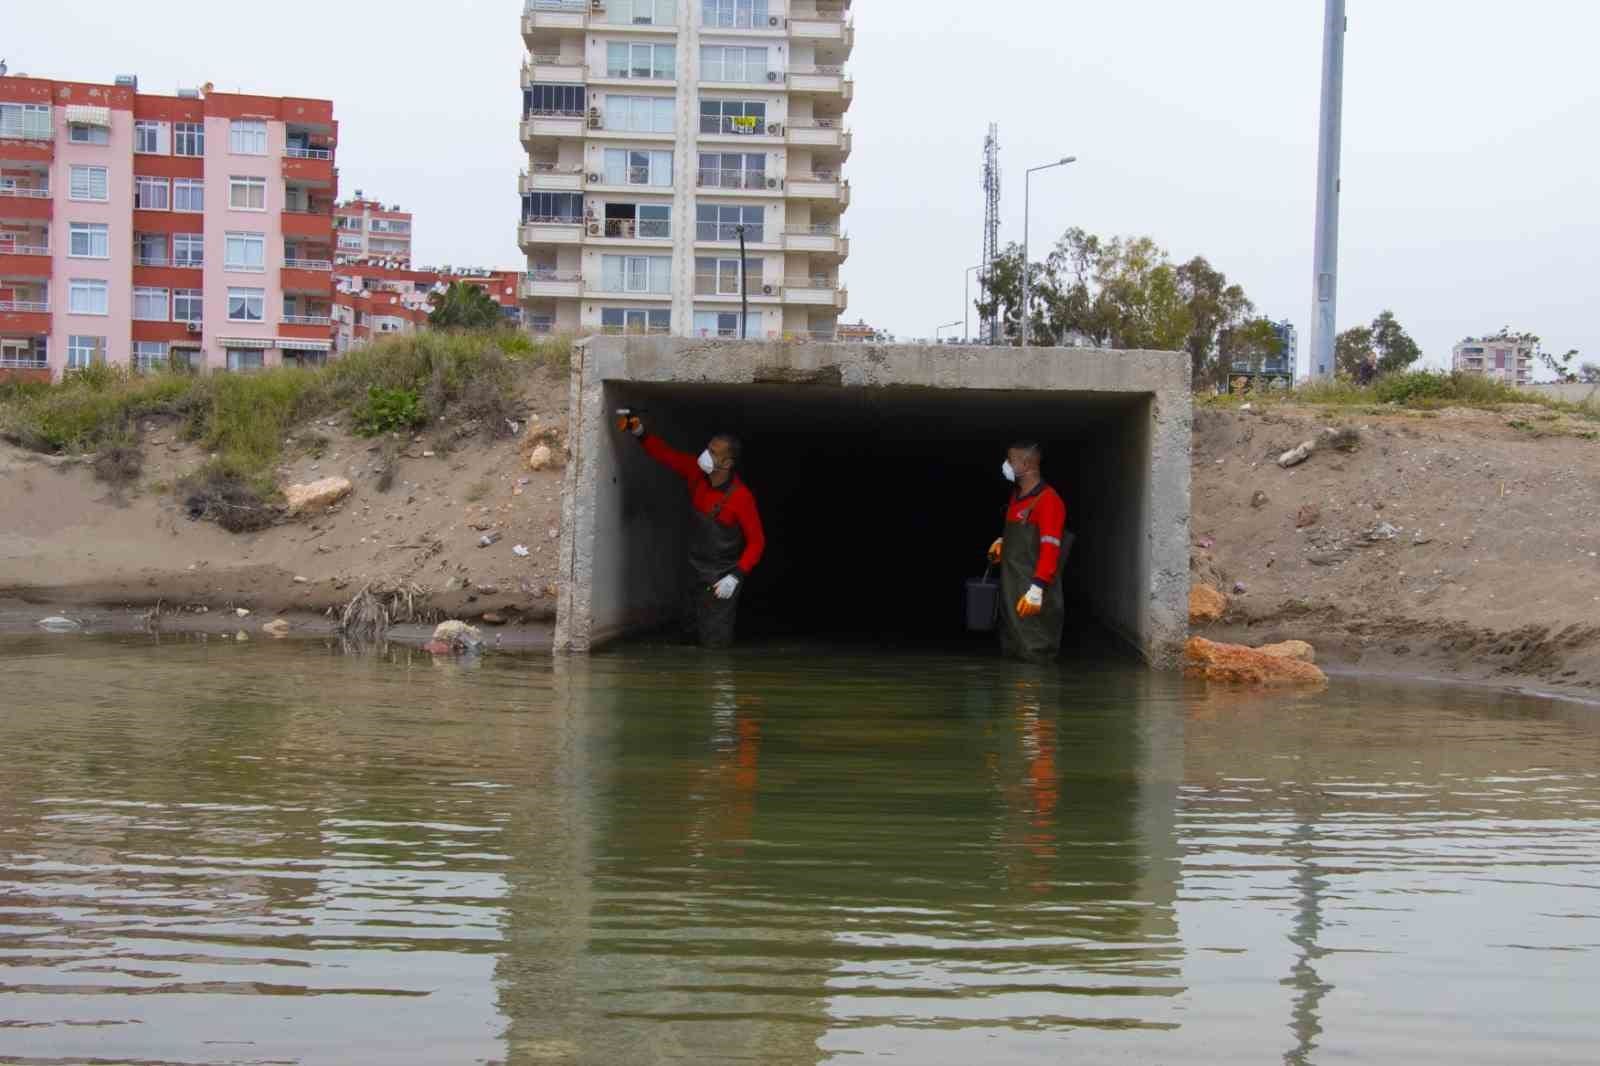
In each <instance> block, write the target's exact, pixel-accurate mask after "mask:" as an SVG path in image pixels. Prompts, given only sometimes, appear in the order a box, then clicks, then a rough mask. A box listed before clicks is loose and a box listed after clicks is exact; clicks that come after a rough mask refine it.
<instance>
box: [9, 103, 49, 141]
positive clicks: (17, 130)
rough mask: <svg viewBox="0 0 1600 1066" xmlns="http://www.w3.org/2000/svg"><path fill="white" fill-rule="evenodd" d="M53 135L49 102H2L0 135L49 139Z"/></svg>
mask: <svg viewBox="0 0 1600 1066" xmlns="http://www.w3.org/2000/svg"><path fill="white" fill-rule="evenodd" d="M53 135H54V132H53V131H52V130H51V128H50V106H49V105H48V104H0V137H15V138H28V139H30V140H40V139H44V140H48V139H49V138H50V137H52V136H53Z"/></svg>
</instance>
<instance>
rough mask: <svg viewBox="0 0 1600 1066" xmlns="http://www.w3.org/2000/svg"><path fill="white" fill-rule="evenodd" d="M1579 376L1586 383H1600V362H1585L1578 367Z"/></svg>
mask: <svg viewBox="0 0 1600 1066" xmlns="http://www.w3.org/2000/svg"><path fill="white" fill-rule="evenodd" d="M1578 378H1579V380H1581V381H1582V382H1583V383H1584V384H1585V385H1600V363H1584V364H1583V365H1582V366H1580V367H1578Z"/></svg>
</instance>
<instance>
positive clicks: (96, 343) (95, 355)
mask: <svg viewBox="0 0 1600 1066" xmlns="http://www.w3.org/2000/svg"><path fill="white" fill-rule="evenodd" d="M105 361H106V339H105V338H104V337H83V336H79V335H78V334H76V333H74V334H72V335H71V336H69V337H68V338H67V369H68V370H82V369H84V368H85V367H89V366H93V365H94V364H96V363H103V362H105Z"/></svg>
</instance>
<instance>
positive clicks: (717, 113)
mask: <svg viewBox="0 0 1600 1066" xmlns="http://www.w3.org/2000/svg"><path fill="white" fill-rule="evenodd" d="M766 129H767V105H766V104H765V103H762V102H761V101H759V100H701V101H700V132H701V133H735V134H746V135H749V134H756V133H765V132H766Z"/></svg>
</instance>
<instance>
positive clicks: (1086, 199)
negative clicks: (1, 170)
mask: <svg viewBox="0 0 1600 1066" xmlns="http://www.w3.org/2000/svg"><path fill="white" fill-rule="evenodd" d="M1349 6H1350V12H1349V14H1350V34H1349V37H1348V53H1347V81H1346V95H1345V126H1344V168H1343V175H1344V200H1343V205H1344V213H1343V233H1342V246H1341V256H1340V272H1341V276H1340V293H1339V323H1340V327H1341V328H1344V327H1346V326H1349V325H1354V324H1356V323H1359V322H1363V321H1366V320H1369V319H1370V318H1372V316H1373V315H1375V314H1376V313H1377V312H1378V311H1380V310H1382V309H1384V308H1386V307H1387V308H1392V309H1393V310H1394V311H1395V312H1396V314H1398V315H1399V317H1400V319H1401V321H1402V322H1403V323H1404V324H1405V325H1406V326H1407V327H1408V328H1409V329H1410V331H1411V333H1412V335H1413V336H1415V337H1416V339H1417V340H1418V341H1419V342H1420V343H1421V344H1422V346H1423V349H1424V350H1425V351H1426V353H1427V357H1428V360H1429V362H1430V363H1434V364H1436V365H1442V364H1443V362H1444V360H1445V359H1447V358H1448V354H1449V349H1450V346H1451V345H1452V344H1453V343H1454V342H1455V341H1457V340H1459V339H1460V338H1461V337H1462V336H1464V335H1467V334H1469V333H1483V332H1486V331H1490V330H1495V329H1497V328H1498V327H1500V326H1502V325H1510V326H1512V327H1513V328H1517V329H1526V330H1532V331H1534V332H1537V333H1539V334H1540V335H1542V336H1543V337H1544V338H1545V343H1546V347H1548V348H1554V349H1557V350H1559V351H1565V350H1566V349H1568V348H1574V347H1575V348H1579V349H1581V350H1582V351H1583V352H1584V355H1585V357H1586V358H1590V359H1596V360H1600V311H1597V306H1600V299H1597V293H1596V287H1597V285H1600V253H1597V251H1596V249H1597V247H1600V182H1597V180H1596V172H1597V169H1600V138H1597V131H1600V76H1597V75H1596V73H1595V65H1594V64H1595V59H1594V56H1595V42H1596V41H1597V40H1600V3H1595V2H1592V0H1519V2H1517V3H1507V2H1505V0H1350V5H1349ZM1322 7H1323V5H1322V2H1321V0H1209V2H1205V3H1199V2H1196V0H1115V2H1113V0H998V2H991V3H976V2H972V0H966V2H959V3H958V2H955V0H923V2H921V3H912V2H909V0H861V2H860V3H857V4H856V5H855V19H856V27H857V37H856V52H855V56H854V57H853V60H852V64H851V65H852V70H853V74H854V77H855V82H856V97H855V103H854V106H853V107H852V110H851V112H850V124H851V125H852V126H853V127H854V129H855V153H854V155H853V156H852V157H851V159H850V163H849V165H848V167H847V170H846V173H847V176H849V178H850V180H851V184H852V186H853V197H852V202H851V208H850V211H849V212H848V214H847V215H846V221H847V224H848V229H849V231H850V234H851V236H852V238H853V240H852V244H851V251H852V256H851V258H850V260H849V262H848V263H847V264H846V266H845V272H844V276H845V280H846V282H847V283H848V285H849V287H850V311H849V314H848V318H849V319H850V320H851V321H854V320H855V319H857V318H860V317H864V318H865V319H866V320H867V321H868V322H870V323H872V324H874V325H877V326H880V327H882V328H884V329H888V330H889V331H891V332H893V333H896V334H899V335H901V336H931V335H932V334H933V332H934V328H935V326H937V325H940V324H941V323H945V322H950V321H953V320H954V319H956V318H959V317H960V316H961V313H962V281H963V272H964V270H965V268H966V267H968V266H970V265H973V264H974V263H976V262H977V259H978V255H979V252H980V248H981V245H980V240H981V220H982V210H983V202H982V196H981V191H980V188H979V167H980V163H981V159H980V155H981V149H982V142H983V137H984V132H985V128H986V125H987V123H989V122H990V121H995V122H998V123H999V124H1000V139H1001V145H1002V167H1003V169H1004V172H1005V192H1004V200H1003V202H1002V205H1001V207H1002V218H1003V226H1002V233H1001V240H1002V242H1004V241H1009V240H1017V239H1020V237H1021V235H1022V215H1023V186H1022V181H1023V171H1024V169H1025V168H1026V167H1028V166H1034V165H1037V164H1039V163H1042V162H1045V161H1048V160H1050V159H1054V158H1059V157H1060V156H1061V155H1063V154H1074V155H1077V156H1078V157H1079V162H1078V163H1076V164H1075V165H1073V166H1072V167H1069V168H1066V169H1064V170H1055V171H1049V172H1046V173H1041V174H1038V175H1036V176H1035V178H1034V183H1033V184H1034V207H1033V229H1032V236H1033V248H1034V250H1035V257H1036V258H1038V257H1041V256H1042V254H1043V252H1044V250H1045V249H1047V247H1048V245H1049V244H1050V243H1051V242H1052V241H1053V240H1054V239H1055V238H1056V237H1057V236H1058V235H1059V234H1060V233H1061V231H1062V230H1063V229H1065V228H1066V227H1068V226H1072V225H1079V226H1083V227H1084V228H1086V229H1088V230H1090V231H1091V232H1095V233H1100V234H1103V235H1117V234H1148V235H1150V236H1153V237H1155V238H1156V240H1157V241H1159V242H1160V243H1161V244H1162V245H1163V246H1165V247H1166V248H1167V249H1168V250H1169V251H1170V252H1171V254H1172V255H1173V256H1174V257H1175V258H1178V259H1183V258H1187V257H1189V256H1191V255H1195V254H1200V255H1204V256H1206V257H1207V258H1208V259H1210V260H1211V262H1212V263H1213V265H1215V266H1217V267H1219V268H1220V269H1222V270H1223V271H1224V272H1226V273H1227V275H1228V276H1229V277H1230V278H1232V279H1234V280H1237V281H1239V282H1242V283H1243V285H1244V286H1245V289H1246V291H1247V292H1248V293H1249V295H1250V296H1251V297H1252V298H1253V299H1254V300H1255V302H1256V305H1257V307H1258V308H1259V309H1260V310H1261V312H1263V313H1265V314H1268V315H1270V316H1272V317H1274V318H1282V317H1285V316H1286V317H1288V318H1290V319H1292V320H1293V321H1294V322H1295V324H1296V325H1297V326H1298V327H1299V329H1300V332H1301V357H1302V363H1303V362H1304V358H1305V349H1306V346H1307V343H1308V335H1307V325H1308V322H1307V320H1308V316H1309V312H1310V302H1311V240H1312V223H1313V219H1312V213H1313V205H1314V195H1315V189H1314V178H1315V168H1316V139H1317V108H1318V83H1319V76H1320V69H1319V68H1320V61H1321V31H1322ZM520 13H521V5H520V2H519V0H458V2H457V3H455V4H447V5H440V4H437V3H426V4H424V3H420V2H416V0H389V2H387V3H382V4H366V5H354V4H347V3H329V2H327V0H277V2H275V3H273V4H271V5H267V6H265V7H259V8H258V9H256V10H255V11H254V13H253V14H249V15H248V17H246V13H245V11H244V9H242V8H240V7H239V6H238V5H236V4H224V3H214V2H209V0H207V2H201V0H186V2H177V0H144V2H142V3H139V4H129V3H126V2H120V0H119V2H111V0H78V2H77V3H74V4H39V3H35V4H22V3H16V4H8V5H7V10H6V13H5V16H4V22H5V30H6V33H5V35H4V36H5V38H6V39H5V42H4V43H3V44H0V52H3V53H4V58H5V59H6V60H7V61H8V62H9V64H10V68H11V71H12V73H14V74H15V73H28V74H33V75H36V76H40V77H53V78H63V79H77V80H83V81H110V80H111V78H112V77H113V76H114V75H116V74H119V73H136V74H138V75H139V76H140V87H141V88H142V89H144V90H145V91H149V92H161V93H170V92H172V91H173V90H174V89H175V88H177V87H178V86H193V85H198V84H200V83H202V82H205V81H208V80H209V81H213V82H215V83H216V86H217V88H218V89H219V90H238V91H243V92H257V93H264V94H274V95H277V94H281V95H296V96H312V97H328V98H331V99H333V101H334V106H335V114H336V116H337V118H338V119H339V122H340V143H339V170H340V191H341V193H342V194H343V195H346V196H348V195H350V194H351V193H352V192H353V191H354V190H355V189H357V188H360V189H362V190H364V191H365V192H366V193H367V194H368V195H370V196H375V197H377V198H380V199H383V200H386V201H390V202H398V203H400V204H402V205H403V206H404V207H406V208H407V209H409V210H412V211H415V212H416V215H417V219H416V255H417V259H418V261H419V262H423V263H430V264H433V265H442V264H444V263H451V264H454V265H464V264H470V265H476V266H519V265H521V264H522V261H523V260H522V256H521V254H520V252H519V251H518V249H517V247H516V235H515V234H516V221H517V215H518V199H517V192H516V178H517V172H518V170H519V169H520V168H521V167H522V166H523V165H524V163H525V156H524V154H523V152H522V149H521V146H520V145H519V144H518V142H517V127H516V122H517V116H518V111H519V109H520V106H521V93H520V88H519V85H518V68H519V64H520V62H521V58H522V54H523V47H522V42H521V38H520V36H519V33H518V18H519V15H520ZM976 328H977V326H976V323H974V325H973V329H974V331H976ZM948 332H949V331H947V335H948Z"/></svg>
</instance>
